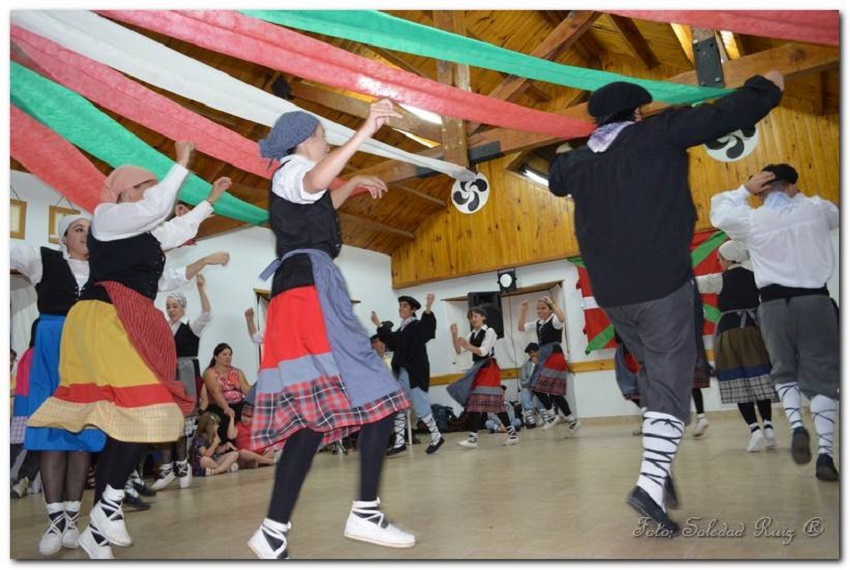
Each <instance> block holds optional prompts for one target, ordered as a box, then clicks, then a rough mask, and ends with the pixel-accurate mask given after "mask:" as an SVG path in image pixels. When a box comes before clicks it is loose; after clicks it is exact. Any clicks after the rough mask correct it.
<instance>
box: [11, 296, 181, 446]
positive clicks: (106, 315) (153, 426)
mask: <svg viewBox="0 0 850 570" xmlns="http://www.w3.org/2000/svg"><path fill="white" fill-rule="evenodd" d="M148 302H149V300H148ZM150 308H151V309H152V310H155V308H154V307H153V303H150ZM157 317H158V319H159V321H162V324H163V325H164V326H165V327H168V325H167V324H166V323H165V322H164V320H163V319H162V316H161V315H157ZM159 321H157V322H159ZM42 328H43V327H42V326H41V325H39V330H41V329H42ZM168 332H170V329H168ZM172 342H173V337H172ZM171 350H172V351H174V348H173V347H172V348H171ZM61 352H62V359H61V362H60V365H59V376H60V378H61V381H60V382H59V387H58V389H57V390H56V392H55V394H54V395H53V397H51V398H49V399H48V400H47V401H46V402H45V403H44V405H42V406H41V407H40V408H39V409H38V410H37V411H36V412H35V413H34V414H33V415H32V416H31V417H30V421H29V425H30V426H37V427H59V428H63V429H66V430H69V431H72V432H80V431H83V430H85V431H86V432H87V431H90V430H88V429H87V428H90V427H97V428H99V429H100V430H102V431H104V432H106V433H107V434H108V435H109V436H110V437H112V438H114V439H117V440H119V441H130V442H140V443H159V442H165V441H174V440H176V439H177V438H178V437H179V436H180V434H181V433H182V431H183V428H184V420H183V414H182V413H181V411H180V408H179V407H178V405H177V404H176V403H175V400H174V398H173V396H172V392H171V391H170V390H169V389H168V387H167V386H165V385H164V384H163V383H162V382H161V381H160V378H159V377H158V376H157V375H156V374H155V372H154V371H153V370H152V369H151V368H150V367H149V366H148V364H147V363H146V362H145V360H144V359H143V357H142V356H141V355H140V354H139V351H138V350H137V349H136V347H135V346H134V344H133V342H132V340H131V339H130V336H129V334H128V332H127V330H126V329H125V327H124V325H123V323H122V321H121V319H120V318H119V316H118V311H117V310H116V307H115V305H112V304H110V303H105V302H103V301H95V300H84V301H79V302H78V303H77V304H76V305H74V307H72V308H71V311H70V312H69V313H68V319H67V321H66V323H65V333H64V334H63V336H62V348H61ZM171 370H172V372H171V377H172V378H173V375H174V372H173V371H174V366H173V364H172V365H171ZM173 383H174V384H176V382H173ZM27 431H29V430H27ZM84 433H85V432H84ZM101 435H102V434H101Z"/></svg>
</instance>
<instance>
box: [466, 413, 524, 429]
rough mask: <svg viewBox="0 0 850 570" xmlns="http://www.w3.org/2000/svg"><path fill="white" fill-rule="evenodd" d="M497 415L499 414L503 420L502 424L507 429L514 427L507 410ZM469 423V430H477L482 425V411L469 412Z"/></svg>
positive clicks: (500, 419)
mask: <svg viewBox="0 0 850 570" xmlns="http://www.w3.org/2000/svg"><path fill="white" fill-rule="evenodd" d="M496 415H497V416H499V421H501V422H502V425H503V426H505V429H506V430H510V429H511V428H512V427H513V424H512V423H511V418H510V417H509V416H508V413H507V412H499V413H498V414H496ZM467 425H469V426H471V427H470V428H469V431H471V432H477V431H478V430H479V429H480V426H481V412H469V420H468V422H467Z"/></svg>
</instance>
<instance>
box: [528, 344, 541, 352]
mask: <svg viewBox="0 0 850 570" xmlns="http://www.w3.org/2000/svg"><path fill="white" fill-rule="evenodd" d="M538 350H540V345H539V344H537V343H536V342H529V343H528V346H526V347H525V353H526V354H528V353H529V352H537V351H538Z"/></svg>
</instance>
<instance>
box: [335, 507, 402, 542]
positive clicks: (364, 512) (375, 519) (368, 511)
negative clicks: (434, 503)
mask: <svg viewBox="0 0 850 570" xmlns="http://www.w3.org/2000/svg"><path fill="white" fill-rule="evenodd" d="M380 502H381V501H380V499H378V500H376V501H370V502H366V501H354V505H353V506H352V507H351V512H350V513H349V515H348V520H347V521H346V522H345V531H344V532H343V535H344V536H345V537H346V538H350V539H351V540H359V541H361V542H370V543H372V544H377V545H378V546H388V547H390V548H411V547H412V546H413V545H415V544H416V537H414V536H413V535H412V534H410V533H409V532H404V531H403V530H401V529H400V528H398V527H397V526H395V525H393V524H390V522H389V521H387V520H386V518H385V517H384V513H382V512H381V511H380V510H378V507H379V505H380Z"/></svg>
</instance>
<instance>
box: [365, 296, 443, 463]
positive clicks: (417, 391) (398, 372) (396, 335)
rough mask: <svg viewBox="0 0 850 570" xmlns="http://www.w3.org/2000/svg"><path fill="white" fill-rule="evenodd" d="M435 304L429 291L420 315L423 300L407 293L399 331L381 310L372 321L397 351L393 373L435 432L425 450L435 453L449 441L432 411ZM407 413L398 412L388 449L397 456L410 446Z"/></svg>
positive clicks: (401, 303) (400, 308) (401, 307)
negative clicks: (431, 353) (431, 344)
mask: <svg viewBox="0 0 850 570" xmlns="http://www.w3.org/2000/svg"><path fill="white" fill-rule="evenodd" d="M433 303H434V294H433V293H428V295H427V296H426V297H425V312H423V313H422V318H421V319H417V318H416V311H418V310H419V309H421V308H422V305H420V304H419V301H417V300H416V299H414V298H413V297H410V296H409V295H403V296H401V297H399V298H398V316H399V318H401V324H400V325H399V326H398V330H395V331H392V330H390V328H389V327H387V326H384V325H382V323H381V319H380V318H379V317H378V313H376V312H375V311H372V322H373V323H374V324H375V326H376V327H378V338H380V339H381V341H382V342H383V343H384V344H385V345H386V347H387V349H388V350H389V351H390V352H392V353H393V360H392V368H393V374H395V377H396V378H397V379H398V382H399V384H401V387H402V389H403V390H404V394H405V396H407V398H408V400H410V401H411V403H412V404H413V411H414V413H415V414H416V417H417V418H419V419H420V420H422V422H423V423H424V424H425V425H426V426H428V431H429V432H430V433H431V444H430V445H429V446H428V448H427V449H426V450H425V453H427V454H429V455H430V454H432V453H434V452H435V451H437V450H438V449H440V446H442V445H443V443H445V439H443V435H442V434H441V433H440V430H439V429H437V422H436V421H434V416H433V414H431V399H430V398H429V397H428V384H429V383H430V380H431V363H430V362H429V361H428V351H427V349H426V348H425V345H426V343H427V342H428V341H429V340H431V339H433V338H434V335H435V334H436V332H437V319H436V318H435V317H434V313H433V312H431V305H432V304H433ZM406 420H407V414H406V413H403V414H396V417H395V427H394V429H393V431H394V433H395V441H394V442H393V446H392V447H391V448H390V449H389V450H388V451H387V455H389V456H393V455H398V454H399V453H402V452H403V451H405V450H406V449H407V444H405V443H404V429H405V425H406V423H407V422H406Z"/></svg>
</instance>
